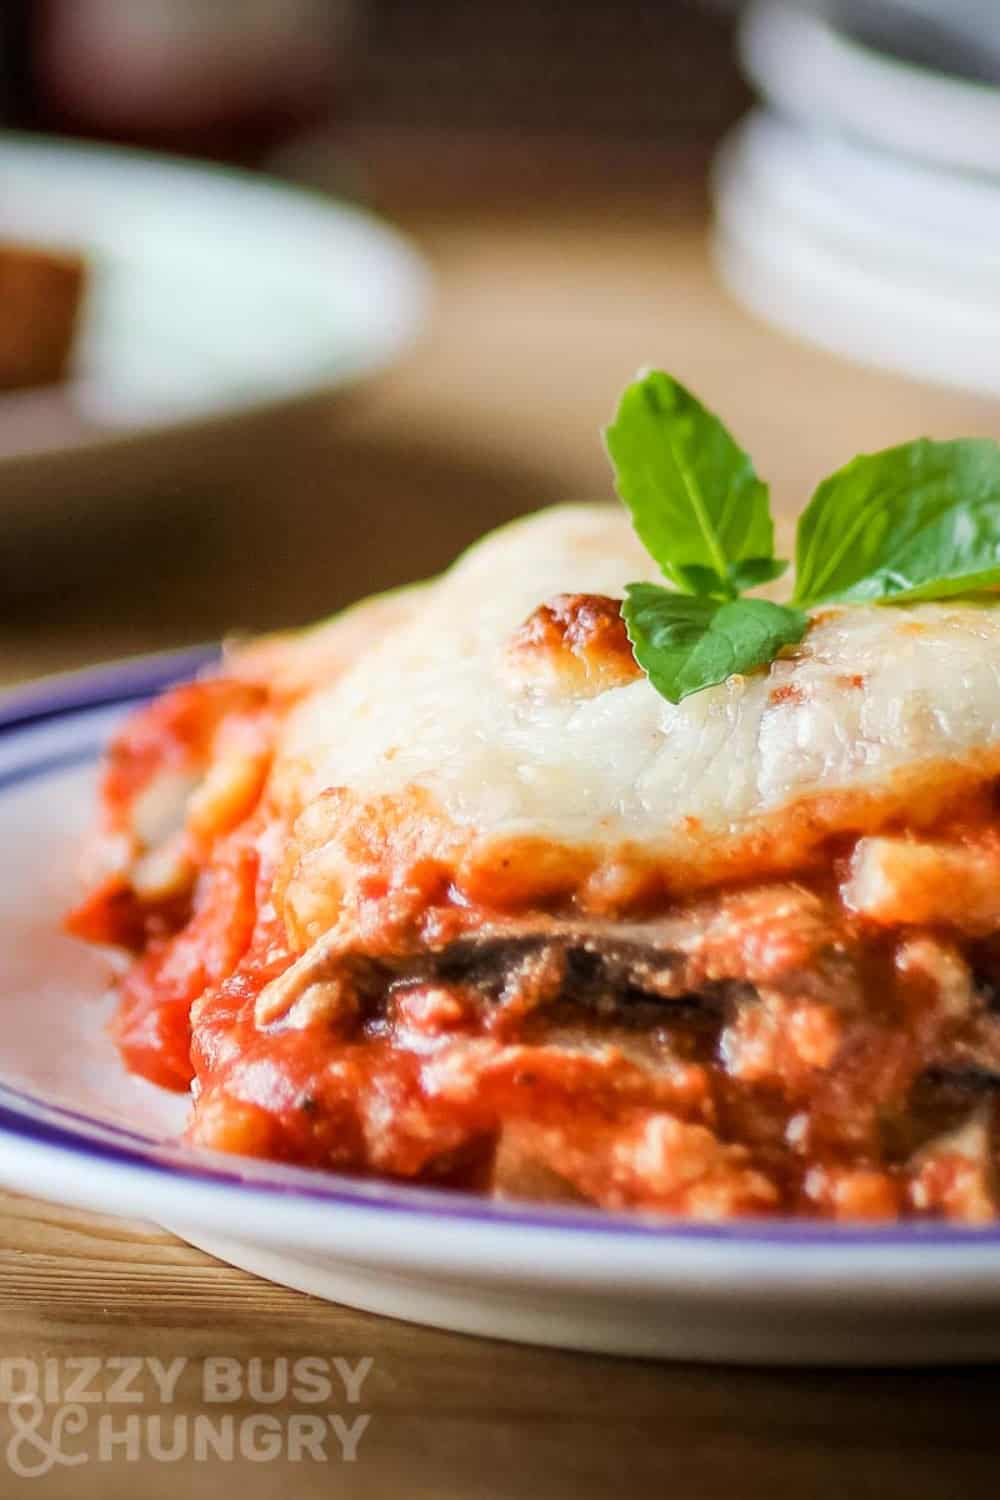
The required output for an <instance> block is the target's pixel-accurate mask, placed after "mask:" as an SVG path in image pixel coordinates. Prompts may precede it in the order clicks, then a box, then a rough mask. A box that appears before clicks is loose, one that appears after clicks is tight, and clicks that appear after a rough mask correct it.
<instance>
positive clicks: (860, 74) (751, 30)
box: [741, 0, 1000, 174]
mask: <svg viewBox="0 0 1000 1500" xmlns="http://www.w3.org/2000/svg"><path fill="white" fill-rule="evenodd" d="M877 3H878V0H873V4H874V5H876V6H877ZM941 11H942V18H943V19H942V24H944V21H945V20H946V19H947V16H948V0H943V3H942V6H941ZM992 25H993V28H994V30H993V33H992V38H995V39H996V40H997V41H998V42H1000V15H998V16H997V18H996V19H995V20H994V21H993V22H992ZM741 52H742V57H743V63H744V66H745V68H746V70H747V72H748V73H749V75H750V77H751V79H752V80H753V82H754V83H756V85H757V86H758V88H759V89H760V90H761V91H762V93H764V94H765V95H766V96H767V97H768V98H769V99H770V100H771V101H772V102H773V103H775V104H776V105H777V106H778V107H779V109H781V110H783V111H785V112H787V113H788V114H790V115H792V116H794V117H795V118H797V119H801V120H805V121H807V122H809V123H812V124H815V125H820V126H824V127H833V128H835V129H839V130H843V131H845V132H846V133H847V134H849V135H852V136H854V137H856V138H860V139H862V140H867V141H870V142H871V143H872V144H874V145H878V146H881V147H883V148H888V149H889V150H893V151H901V152H905V153H906V154H908V155H911V156H915V157H919V158H922V159H924V160H926V161H929V162H938V163H941V164H945V165H950V166H954V167H961V168H965V169H968V170H971V171H980V172H993V173H997V174H1000V89H998V88H993V87H991V86H989V85H988V84H984V83H974V82H971V81H969V80H967V79H964V78H959V77H955V76H951V75H948V74H945V73H936V72H933V71H932V70H930V69H929V68H921V67H916V66H914V65H912V64H910V63H907V62H904V61H902V60H901V59H899V58H896V57H893V56H889V55H887V54H886V53H883V52H878V51H876V50H875V49H874V48H870V47H868V46H865V45H864V44H863V43H861V42H858V41H855V40H853V39H852V38H851V37H850V36H848V35H847V34H845V33H844V32H842V31H839V30H837V28H836V27H835V26H833V25H831V24H830V22H829V21H827V20H826V19H824V17H823V16H822V15H819V14H816V13H813V12H810V11H809V10H806V9H803V8H802V6H801V5H797V4H794V3H791V0H755V3H754V4H753V5H751V7H750V9H749V10H748V11H747V14H746V17H745V19H744V23H743V28H742V35H741Z"/></svg>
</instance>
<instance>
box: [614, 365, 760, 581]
mask: <svg viewBox="0 0 1000 1500" xmlns="http://www.w3.org/2000/svg"><path fill="white" fill-rule="evenodd" d="M605 441H606V443H607V448H608V453H609V455H610V458H611V462H612V464H613V466H614V470H615V481H616V485H617V489H618V493H619V495H620V496H621V498H622V500H623V501H624V502H625V505H626V506H627V507H628V510H629V511H630V513H631V516H632V523H633V525H634V526H635V529H636V531H637V533H638V535H639V538H640V540H641V541H642V543H643V545H644V546H645V547H646V550H647V551H648V552H649V553H650V554H651V556H652V557H653V558H654V559H655V561H656V563H657V565H658V567H659V568H660V570H661V572H662V573H663V574H664V576H665V577H666V578H668V579H669V580H670V581H671V582H672V583H673V584H675V585H676V586H677V587H678V588H679V589H683V590H684V591H685V592H686V593H699V594H710V593H715V594H720V595H721V596H722V597H724V598H726V597H731V596H732V594H733V593H734V589H733V587H732V585H731V583H730V580H729V569H730V566H731V565H732V564H734V563H740V562H744V561H746V560H750V559H757V558H769V557H770V556H771V554H772V552H773V551H774V527H773V525H772V522H771V510H770V504H769V500H768V491H767V486H766V485H765V484H764V483H762V481H761V480H760V479H758V477H757V475H756V473H755V472H754V467H753V464H752V463H751V462H750V459H749V457H748V456H747V454H746V453H744V451H743V449H742V448H740V447H739V446H738V444H737V443H736V442H735V441H734V440H733V438H732V437H731V435H730V434H729V433H728V432H727V431H726V429H725V427H724V426H723V425H722V423H721V422H720V421H719V419H718V417H716V416H714V415H713V414H712V413H711V412H710V411H707V410H706V409H705V407H703V406H702V405H701V403H700V402H699V401H697V400H696V399H695V397H694V396H692V395H691V393H690V391H687V390H685V388H684V386H682V385H681V384H680V383H679V382H678V381H676V380H673V379H672V378H671V377H670V376H669V375H666V374H664V373H663V371H662V370H654V371H652V372H651V373H650V374H648V375H645V376H643V377H641V378H640V379H638V380H636V381H634V382H633V383H632V384H631V385H630V386H629V387H628V388H627V389H626V391H625V394H624V395H623V396H622V399H621V402H620V404H619V407H618V411H617V413H616V415H615V419H614V421H613V422H612V423H611V425H610V426H609V427H608V428H607V429H606V430H605ZM692 570H701V571H697V572H693V571H692ZM708 584H711V587H707V586H706V585H708Z"/></svg>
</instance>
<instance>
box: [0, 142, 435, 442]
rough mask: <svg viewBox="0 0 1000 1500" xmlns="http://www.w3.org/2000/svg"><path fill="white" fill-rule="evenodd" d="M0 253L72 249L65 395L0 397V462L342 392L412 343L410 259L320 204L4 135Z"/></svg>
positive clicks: (416, 268) (423, 280)
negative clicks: (70, 346)
mask: <svg viewBox="0 0 1000 1500" xmlns="http://www.w3.org/2000/svg"><path fill="white" fill-rule="evenodd" d="M0 237H12V238H16V239H23V240H26V241H29V242H33V243H38V244H42V245H49V246H55V247H62V248H69V249H73V250H82V251H83V252H84V253H85V254H86V255H88V256H89V258H90V261H91V265H92V275H91V284H90V289H89V293H88V297H87V301H86V305H85V310H84V317H83V324H82V328H81V332H80V337H79V340H78V345H77V350H76V355H75V359H74V366H73V371H72V378H71V380H70V381H69V382H68V383H67V384H66V385H65V386H61V387H55V388H51V389H48V390H45V391H26V392H18V393H16V394H13V395H8V396H3V397H0V460H3V461H6V462H7V463H8V464H9V463H10V460H11V459H13V458H23V457H25V456H27V455H32V454H33V455H37V453H38V451H39V449H42V450H43V451H44V450H45V449H46V448H48V447H51V448H55V449H58V450H69V451H70V452H71V453H72V451H73V450H76V449H79V448H83V447H93V446H94V445H95V444H96V445H100V444H101V443H105V444H106V443H108V442H110V441H112V440H113V439H114V438H115V437H119V438H120V437H121V436H122V435H123V434H129V433H130V434H133V435H135V434H139V433H142V434H146V433H150V432H154V431H163V430H164V429H170V428H176V427H178V426H182V425H186V424H189V423H192V422H203V421H205V420H206V419H217V418H219V417H230V416H232V415H234V414H236V413H240V412H247V411H250V410H253V409H254V408H257V407H261V406H266V405H270V404H273V403H275V402H282V401H286V400H288V399H290V398H294V397H299V396H302V395H305V394H308V393H311V392H315V391H320V390H327V389H332V388H335V387H340V386H344V385H348V384H351V383H353V382H354V381H357V380H359V379H361V378H362V377H365V376H369V375H373V374H375V373H376V372H378V371H379V370H381V369H383V368H384V367H385V366H386V365H387V364H388V363H389V362H390V361H391V360H393V359H394V358H395V357H396V355H398V354H399V353H400V351H401V350H402V349H403V348H404V347H405V346H406V345H407V344H408V343H409V341H410V340H411V339H412V338H413V336H414V334H415V333H416V331H417V330H418V328H419V327H420V325H421V323H422V321H423V318H424V315H425V312H426V306H427V300H428V297H427V293H428V280H427V274H426V271H425V269H424V267H423V264H422V262H421V260H420V259H419V257H418V256H417V255H416V253H415V252H414V251H413V250H412V249H411V248H410V247H409V245H408V244H407V243H406V242H405V241H404V240H403V239H402V238H401V237H400V236H399V235H397V234H396V233H395V232H394V231H392V230H390V229H389V228H388V227H386V226H385V225H383V224H382V223H380V222H379V221H378V220H376V219H375V218H373V217H372V216H371V215H370V214H367V213H365V212H363V211H362V210H360V209H357V208H353V207H350V206H349V205H347V204H344V203H339V202H336V201H334V200H332V199H330V198H327V197H324V196H322V195H321V194H319V193H311V192H308V191H304V190H302V189H299V188H294V187H290V186H285V185H282V184H280V183H278V182H276V181H273V180H270V179H268V178H266V177H262V176H254V175H251V174H249V173H245V172H238V171H234V170H229V169H223V168H218V167H208V166H200V165H194V164H191V163H186V162H180V161H175V160H172V159H170V158H167V157H159V156H153V155H149V154H145V153H140V152H134V151H127V150H123V149H120V148H117V147H92V146H85V145H77V144H72V143H52V142H43V141H40V140H35V139H33V138H31V137H28V136H16V135H9V134H8V135H0Z"/></svg>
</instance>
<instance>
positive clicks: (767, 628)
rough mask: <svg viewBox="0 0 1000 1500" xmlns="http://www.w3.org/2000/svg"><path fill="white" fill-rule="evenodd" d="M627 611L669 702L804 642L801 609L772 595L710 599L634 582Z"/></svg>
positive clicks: (643, 663)
mask: <svg viewBox="0 0 1000 1500" xmlns="http://www.w3.org/2000/svg"><path fill="white" fill-rule="evenodd" d="M625 592H626V596H627V597H626V600H625V603H624V604H623V605H622V617H623V618H624V620H625V628H626V630H627V631H628V637H629V640H630V641H631V642H632V650H633V652H634V653H635V659H636V661H637V662H638V663H639V665H640V667H641V668H642V670H643V671H644V672H645V674H646V676H647V677H648V678H649V680H650V682H651V683H652V684H653V687H654V688H655V689H656V691H657V692H658V693H659V694H660V695H661V696H662V697H664V698H667V699H669V701H670V702H671V703H680V702H681V700H682V699H683V698H687V697H688V696H689V695H690V694H691V693H698V692H700V691H701V690H702V688H707V687H714V686H715V684H716V683H719V682H725V680H726V678H727V677H731V676H732V675H733V673H734V672H750V671H752V670H753V669H754V668H755V667H762V666H766V665H767V664H768V663H769V662H771V661H773V660H774V658H775V657H776V656H777V654H778V652H779V651H780V650H781V648H782V646H791V645H794V644H795V642H796V641H800V640H801V639H802V637H803V635H804V634H805V632H806V627H807V626H808V624H809V617H808V615H805V614H803V613H802V611H801V610H798V609H791V608H789V607H788V606H787V605H784V604H771V603H770V602H769V601H768V600H767V599H730V600H717V599H704V598H695V597H693V596H691V595H689V594H675V593H672V592H671V591H670V590H669V589H664V588H660V586H659V585H658V584H655V583H630V584H629V585H628V586H627V588H626V590H625Z"/></svg>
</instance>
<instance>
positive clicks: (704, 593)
mask: <svg viewBox="0 0 1000 1500" xmlns="http://www.w3.org/2000/svg"><path fill="white" fill-rule="evenodd" d="M671 571H672V573H673V581H674V583H676V585H677V587H678V588H679V589H680V590H681V591H682V592H683V593H685V594H698V595H700V596H701V597H703V598H705V599H735V597H736V590H735V588H734V587H733V585H732V583H731V582H730V580H729V577H728V572H729V570H727V576H726V579H725V581H724V582H723V581H720V579H719V575H718V573H717V572H716V571H715V569H714V568H702V567H699V566H698V565H697V564H696V563H687V564H685V565H684V566H683V567H680V566H677V565H675V566H674V567H673V569H672V570H671Z"/></svg>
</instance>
